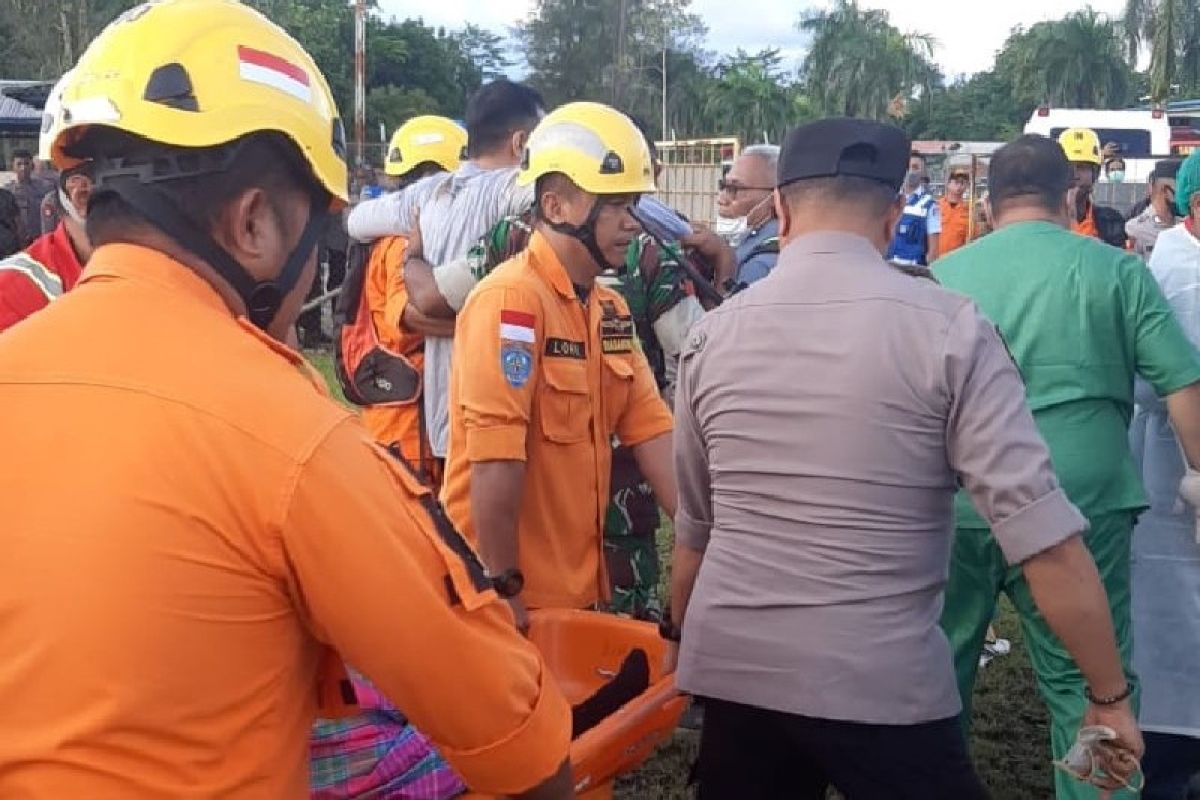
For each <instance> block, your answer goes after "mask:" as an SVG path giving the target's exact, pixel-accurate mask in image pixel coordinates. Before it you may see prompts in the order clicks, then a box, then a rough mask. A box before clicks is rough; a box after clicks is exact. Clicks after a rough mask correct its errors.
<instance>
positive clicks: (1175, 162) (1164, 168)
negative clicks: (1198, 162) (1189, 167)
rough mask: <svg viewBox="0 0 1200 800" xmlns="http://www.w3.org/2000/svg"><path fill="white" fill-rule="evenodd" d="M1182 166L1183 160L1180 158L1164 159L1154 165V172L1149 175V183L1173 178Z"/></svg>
mask: <svg viewBox="0 0 1200 800" xmlns="http://www.w3.org/2000/svg"><path fill="white" fill-rule="evenodd" d="M1181 166H1183V159H1180V158H1164V159H1163V160H1162V161H1159V162H1158V163H1157V164H1155V165H1154V171H1153V172H1151V173H1150V182H1151V183H1154V182H1155V181H1162V180H1167V179H1169V178H1174V177H1175V176H1177V175H1178V174H1179V168H1180V167H1181Z"/></svg>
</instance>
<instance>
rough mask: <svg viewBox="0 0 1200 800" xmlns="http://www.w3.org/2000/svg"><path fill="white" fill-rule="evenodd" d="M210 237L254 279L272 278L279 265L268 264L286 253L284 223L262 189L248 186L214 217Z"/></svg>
mask: <svg viewBox="0 0 1200 800" xmlns="http://www.w3.org/2000/svg"><path fill="white" fill-rule="evenodd" d="M213 238H214V239H215V240H216V242H217V243H218V244H219V245H221V247H223V248H224V249H225V250H226V251H227V252H228V253H229V255H231V256H233V258H234V259H235V260H236V261H237V262H238V263H240V264H242V265H243V266H244V267H245V268H246V270H247V271H248V272H250V273H251V274H253V275H254V276H255V277H257V278H260V279H262V278H270V277H273V276H272V275H271V274H270V272H271V270H272V269H277V268H278V267H279V266H280V265H279V264H272V263H270V262H271V261H272V260H273V259H275V258H276V256H277V255H278V253H280V252H285V251H286V250H287V248H286V247H285V244H286V243H285V241H284V239H285V238H286V231H284V230H283V220H282V219H281V218H280V216H279V214H277V213H276V211H275V208H274V206H272V205H271V201H270V199H269V198H268V197H267V192H266V190H265V189H262V188H260V187H251V188H249V189H247V190H246V191H244V192H242V193H241V194H240V195H238V196H237V197H235V198H234V199H232V200H230V201H229V202H228V203H227V204H226V205H225V208H224V209H222V210H221V212H220V214H219V215H218V216H217V219H216V222H215V225H214V229H213Z"/></svg>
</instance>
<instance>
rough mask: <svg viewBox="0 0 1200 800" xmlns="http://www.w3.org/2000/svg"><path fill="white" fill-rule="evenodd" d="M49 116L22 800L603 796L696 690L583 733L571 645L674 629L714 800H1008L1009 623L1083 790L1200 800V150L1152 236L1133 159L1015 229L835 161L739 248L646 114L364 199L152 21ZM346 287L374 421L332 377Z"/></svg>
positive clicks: (21, 654) (1160, 191)
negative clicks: (991, 700) (666, 711)
mask: <svg viewBox="0 0 1200 800" xmlns="http://www.w3.org/2000/svg"><path fill="white" fill-rule="evenodd" d="M46 116H47V118H46V124H45V125H44V126H43V130H44V133H43V134H42V138H41V146H40V152H39V153H38V156H39V159H40V161H41V162H43V163H44V164H45V165H46V166H40V167H39V166H38V165H37V164H36V163H35V161H37V160H35V159H34V158H33V157H32V154H28V153H21V154H18V158H17V159H15V161H16V165H17V166H19V169H17V170H16V173H17V183H16V186H15V189H14V190H13V191H12V196H13V197H14V199H15V206H16V208H17V210H18V212H19V213H18V215H17V219H18V222H17V223H16V226H15V230H16V231H17V234H16V235H17V236H18V237H19V239H20V243H21V248H22V249H21V250H20V251H19V252H18V253H16V254H15V255H12V256H9V257H8V258H5V259H3V260H0V404H2V406H3V408H4V409H5V413H4V415H3V416H0V439H2V440H3V441H4V443H5V453H6V458H5V459H4V460H3V462H0V491H2V492H3V497H4V506H5V511H6V522H5V525H4V527H3V530H2V531H0V541H2V542H3V544H4V551H5V558H4V559H0V650H2V651H3V652H5V653H8V654H10V656H9V657H7V658H5V659H0V708H3V709H4V714H3V715H0V797H9V796H12V797H29V798H60V797H95V798H110V797H111V798H122V799H123V800H124V799H125V798H162V797H180V798H182V797H195V798H201V797H221V798H242V797H244V798H272V799H274V798H299V797H312V798H314V799H315V800H335V798H349V797H378V798H416V799H417V800H443V799H444V798H453V797H459V796H462V795H464V794H465V793H469V792H478V793H484V794H485V795H503V796H512V797H518V798H530V800H541V799H542V798H547V799H549V800H558V798H566V797H571V796H574V789H575V786H574V783H573V781H572V778H571V772H570V763H569V757H568V753H569V748H570V744H571V741H572V740H573V738H576V737H578V736H579V735H580V734H581V733H582V732H583V731H585V730H586V729H587V728H588V727H589V726H591V725H593V724H595V721H596V717H597V715H598V714H600V713H606V712H608V711H612V710H614V709H615V708H616V707H617V706H619V704H620V703H622V702H624V701H626V700H628V699H630V698H632V697H633V696H636V695H637V694H639V693H640V692H642V691H643V690H645V688H646V686H647V685H648V680H649V678H648V668H647V665H646V663H645V655H644V653H643V654H642V656H641V658H640V659H639V658H638V657H636V655H637V653H636V652H635V653H631V654H629V657H627V658H625V660H624V662H623V663H622V665H621V667H620V669H619V670H618V671H617V672H616V673H615V674H614V675H613V676H612V679H611V682H610V683H609V684H608V685H607V686H606V687H605V689H604V697H605V702H611V703H612V705H611V707H607V708H604V709H601V710H600V711H599V712H598V711H597V705H596V703H594V702H592V700H594V699H595V698H592V699H589V701H587V702H585V703H584V704H582V705H576V706H574V707H572V705H571V704H569V703H568V702H567V700H566V699H565V698H564V695H563V693H562V691H561V690H560V689H559V687H558V686H557V685H556V683H555V681H554V678H553V677H552V676H551V675H550V673H549V672H548V668H547V665H546V662H545V660H544V656H543V654H541V653H539V652H538V650H537V648H536V647H534V646H533V645H532V644H531V642H530V641H529V640H528V639H527V638H526V634H527V633H528V631H529V627H530V624H531V617H532V615H533V614H534V613H536V611H538V610H540V609H591V610H602V611H605V612H607V613H616V614H623V615H627V616H630V617H633V618H636V619H639V620H645V621H646V622H647V624H656V625H657V627H658V631H659V633H660V634H661V636H662V637H663V638H664V639H665V640H666V641H667V642H668V643H669V644H668V648H667V649H668V653H669V655H668V663H667V664H666V665H665V667H666V669H668V670H669V671H671V672H674V674H675V678H676V682H677V685H678V687H679V688H680V689H681V690H682V691H685V692H687V693H689V694H691V695H692V696H693V697H694V698H695V700H696V702H697V704H698V706H699V707H700V708H701V710H702V712H703V713H702V715H701V719H700V720H699V724H700V726H701V734H700V747H699V755H698V759H697V763H696V765H695V769H694V775H693V777H694V780H695V782H696V783H697V784H698V788H697V792H698V796H699V797H700V798H703V799H704V800H725V799H731V800H732V799H734V798H736V799H737V800H741V799H742V798H747V799H748V800H755V799H756V798H764V800H765V798H779V797H796V798H814V800H818V799H823V798H825V796H826V792H827V790H828V789H829V788H830V787H833V788H836V789H837V790H838V791H840V792H841V794H842V795H843V796H845V797H847V798H849V800H860V799H864V798H865V800H872V799H873V798H880V799H881V800H882V798H974V797H985V796H987V789H985V787H984V786H983V785H982V784H981V782H980V780H979V778H978V776H977V775H976V772H975V770H974V768H973V766H972V764H971V760H970V757H969V754H968V749H967V744H966V741H967V739H966V736H965V733H966V731H967V729H968V728H969V725H970V722H971V698H972V695H973V690H974V682H975V678H976V674H977V671H978V669H979V665H980V653H981V651H983V649H984V646H985V643H986V642H987V641H988V640H989V638H991V637H990V636H989V633H988V631H989V625H990V623H991V621H992V618H993V615H994V613H995V611H996V604H997V601H998V598H999V597H1000V596H1001V595H1002V594H1003V595H1005V596H1006V597H1008V598H1009V600H1010V601H1011V602H1012V604H1013V606H1014V607H1015V608H1016V610H1017V612H1018V615H1019V617H1020V620H1021V625H1022V627H1023V630H1024V633H1025V645H1026V647H1027V649H1028V653H1029V657H1030V660H1031V662H1032V665H1033V668H1034V672H1035V675H1036V678H1037V684H1038V690H1039V693H1040V695H1041V697H1042V699H1043V701H1044V702H1045V704H1046V706H1047V708H1048V710H1049V714H1050V718H1051V741H1050V743H1049V745H1050V746H1049V750H1048V753H1047V758H1048V759H1053V760H1054V762H1055V764H1056V765H1057V766H1058V767H1059V769H1058V770H1056V774H1055V789H1054V791H1055V794H1056V796H1057V797H1058V798H1060V799H1062V800H1076V799H1078V800H1084V799H1085V798H1094V797H1098V796H1100V795H1101V793H1107V792H1116V793H1117V794H1118V796H1132V795H1133V793H1135V792H1138V791H1140V792H1141V794H1142V795H1143V796H1144V797H1146V798H1152V800H1182V799H1183V798H1184V797H1185V796H1186V793H1187V791H1188V789H1187V784H1188V781H1189V779H1190V778H1191V777H1192V775H1193V774H1194V773H1196V772H1197V771H1200V692H1198V691H1197V687H1196V681H1195V670H1194V668H1193V667H1192V666H1191V665H1192V662H1193V661H1194V658H1193V656H1194V654H1195V653H1196V652H1198V651H1200V534H1198V533H1197V531H1198V530H1200V517H1198V516H1197V510H1196V509H1197V508H1198V507H1200V472H1197V471H1196V470H1195V469H1194V467H1195V466H1198V465H1200V352H1198V350H1197V347H1198V346H1200V322H1198V318H1197V314H1200V295H1198V294H1197V289H1196V287H1197V286H1198V285H1200V231H1198V230H1197V227H1196V225H1197V220H1198V219H1200V153H1197V154H1194V155H1192V156H1191V157H1189V158H1188V159H1186V160H1185V161H1182V162H1180V161H1174V160H1170V161H1164V162H1162V163H1160V164H1159V165H1158V167H1156V168H1155V170H1154V173H1153V177H1152V181H1151V186H1150V192H1149V195H1148V197H1147V199H1146V202H1145V204H1144V206H1143V207H1141V208H1139V209H1136V210H1135V214H1134V215H1132V216H1131V218H1130V219H1128V220H1126V219H1125V218H1124V217H1121V216H1120V215H1119V214H1117V215H1116V216H1115V217H1114V214H1116V212H1114V211H1112V210H1111V209H1106V208H1104V207H1103V206H1099V205H1097V204H1095V203H1094V202H1093V200H1092V189H1093V186H1094V185H1095V183H1096V181H1097V180H1098V179H1099V177H1100V174H1101V172H1102V170H1104V169H1105V168H1106V167H1105V163H1104V158H1103V156H1104V153H1103V151H1102V148H1101V146H1100V142H1099V139H1098V138H1097V137H1096V134H1095V133H1093V132H1092V131H1089V130H1085V129H1072V130H1069V131H1066V132H1065V133H1063V135H1062V136H1061V137H1060V138H1059V139H1058V140H1057V141H1055V140H1051V139H1046V138H1042V137H1038V136H1022V137H1019V138H1018V139H1016V140H1015V141H1013V142H1010V143H1008V144H1006V145H1005V146H1004V147H1003V148H1001V149H1000V150H999V151H998V152H997V153H996V154H995V155H994V156H993V157H992V159H991V162H990V165H989V168H988V174H987V188H988V191H987V196H986V198H983V199H981V200H980V201H979V202H978V203H976V202H975V200H973V199H972V197H973V193H974V191H975V183H976V181H977V179H978V177H979V176H977V175H974V174H972V173H971V172H970V171H968V170H964V169H954V168H952V169H950V170H949V171H948V174H947V176H946V177H947V180H946V188H945V193H944V196H943V197H940V198H938V197H934V195H933V193H932V192H931V190H930V179H929V178H930V176H929V170H928V167H927V163H926V160H925V158H924V157H922V156H921V155H919V154H918V153H916V152H914V151H913V149H912V144H911V142H910V141H909V140H908V139H907V137H906V136H905V135H904V133H903V132H902V131H901V130H900V129H898V128H896V127H893V126H890V125H886V124H881V123H877V122H872V121H866V120H857V119H827V120H821V121H818V122H815V123H810V124H806V125H802V126H799V127H797V128H795V129H794V130H792V131H791V132H790V133H789V135H788V136H787V138H786V139H785V141H784V142H783V145H782V147H775V146H771V145H756V146H752V147H748V148H746V149H744V150H743V151H742V152H741V153H740V154H739V155H738V157H737V159H736V160H735V161H734V162H733V163H732V164H731V165H730V168H729V169H728V171H727V172H726V173H725V174H724V176H723V177H722V178H721V180H720V183H719V185H718V186H717V187H716V189H717V192H718V194H717V213H718V218H717V219H716V220H715V221H714V223H713V224H712V225H708V224H705V223H704V222H703V221H698V220H688V219H685V218H684V217H683V216H682V215H680V214H679V213H677V212H675V211H674V210H672V209H671V208H669V207H668V206H667V205H665V204H664V203H662V202H660V201H658V200H656V199H655V198H654V194H655V191H656V188H657V186H658V183H659V180H660V178H661V173H662V169H663V165H662V164H661V163H660V161H659V159H658V156H657V153H656V149H655V145H654V142H653V141H652V140H651V138H650V137H649V136H648V134H647V133H646V131H645V128H644V126H642V125H641V124H640V122H639V121H638V120H635V119H632V118H630V117H628V116H626V115H625V114H623V113H622V112H621V111H620V110H618V109H615V108H611V107H609V106H606V105H603V104H599V103H593V102H582V101H581V102H571V103H567V104H565V105H562V106H560V107H558V108H553V109H548V108H546V104H545V102H544V100H543V98H542V97H541V96H540V95H539V94H538V92H537V91H536V90H534V89H533V88H531V87H529V86H525V85H522V84H519V83H515V82H512V81H509V80H505V79H499V80H495V81H492V82H490V83H488V84H486V85H484V86H483V87H482V88H481V89H480V90H479V91H478V92H477V93H476V94H475V95H474V96H473V97H471V98H470V100H469V102H468V104H467V110H466V114H465V117H464V124H463V126H461V127H460V126H459V125H458V124H457V123H455V122H453V121H451V120H449V119H445V118H442V117H435V116H419V117H415V118H413V119H411V120H409V121H408V122H406V123H405V124H404V125H403V126H401V127H400V129H399V130H397V131H396V133H395V135H394V137H393V139H392V142H391V145H390V147H389V151H388V154H387V158H386V161H385V164H384V166H383V172H384V175H385V180H386V182H387V184H388V185H387V186H386V189H387V190H385V187H383V186H380V184H379V182H378V180H377V178H376V176H375V174H374V173H373V172H368V171H365V170H364V171H361V172H360V174H359V175H357V176H356V179H355V180H354V181H353V183H354V184H356V191H354V192H351V190H350V186H351V183H352V180H351V176H350V174H349V172H348V169H347V166H346V155H347V153H346V141H345V137H344V134H343V128H342V124H341V120H340V118H339V115H338V111H337V109H336V106H335V104H334V102H333V99H332V96H331V94H330V92H329V89H328V86H327V84H326V82H325V80H324V78H323V76H322V75H321V73H320V71H319V69H318V68H317V66H316V65H315V63H314V62H313V60H312V58H311V57H310V56H309V54H308V53H306V52H305V51H304V50H303V49H302V48H301V47H300V46H299V45H298V44H297V43H296V42H295V41H294V40H292V39H291V38H290V37H289V36H287V34H285V33H284V32H282V31H281V30H280V29H279V28H278V27H276V26H274V25H272V24H271V23H270V22H268V21H267V20H266V19H265V18H264V17H262V16H261V15H259V14H258V13H257V12H255V11H252V10H250V9H248V8H246V7H244V6H242V5H240V4H236V3H228V2H222V1H221V0H164V2H160V3H156V4H152V5H149V6H144V7H141V8H139V9H138V10H136V11H134V12H130V13H128V14H126V15H124V16H123V17H121V18H120V19H119V20H118V21H117V22H115V23H113V24H112V25H111V26H109V28H107V29H106V30H105V31H104V32H103V33H102V34H101V35H100V36H99V37H98V38H97V39H96V40H95V41H94V42H93V43H92V44H91V46H90V47H89V48H88V49H87V50H86V51H85V52H84V54H83V55H82V56H81V57H80V61H79V63H78V64H77V65H76V66H75V67H74V68H73V69H72V70H71V71H70V72H68V73H67V74H66V75H65V76H64V77H63V78H62V80H61V81H60V82H59V84H58V85H57V86H56V87H55V88H54V90H53V92H52V94H51V97H50V100H49V102H48V104H47V109H46ZM39 169H40V170H50V169H52V170H53V171H54V172H53V173H52V174H53V178H52V180H53V182H52V183H50V184H46V183H42V182H41V181H42V179H41V178H39V177H38V176H37V175H35V171H36V170H39ZM1107 169H1108V170H1109V177H1110V179H1112V172H1113V171H1114V170H1116V167H1114V166H1113V165H1112V163H1111V162H1110V163H1109V164H1108V166H1107ZM46 174H51V173H49V172H47V173H46ZM352 196H353V197H354V202H353V203H352V202H351V198H352ZM43 201H46V203H48V205H46V208H47V209H49V212H48V213H47V212H46V210H44V208H43V206H44V203H43ZM977 205H978V207H980V208H981V209H982V211H983V212H984V218H983V219H981V220H980V221H979V222H978V224H977V221H976V220H975V219H974V218H973V217H972V214H973V212H974V210H975V208H976V206H977ZM35 226H36V228H37V230H38V231H43V230H44V232H43V233H40V234H37V235H33V234H31V231H33V230H34V227H35ZM1114 245H1116V246H1114ZM319 253H322V254H327V253H339V254H340V253H344V254H345V257H344V261H343V260H341V258H342V257H341V256H337V257H332V258H331V256H329V255H321V256H320V257H319V255H318V254H319ZM318 261H324V262H326V263H327V264H328V267H327V269H328V270H329V271H330V272H331V273H332V272H334V271H335V268H336V272H337V273H338V274H337V276H336V279H337V281H338V282H341V281H342V278H343V274H342V272H343V270H344V286H343V291H342V296H341V298H340V299H339V306H338V313H337V318H338V323H339V329H338V331H337V337H336V341H335V342H334V343H333V344H334V347H335V349H336V351H337V373H338V378H339V380H340V382H341V384H342V388H343V390H344V392H345V394H346V396H347V397H348V398H349V399H350V400H351V401H353V402H354V403H356V404H358V405H360V406H361V409H360V413H358V412H354V411H350V410H348V409H347V408H345V407H344V406H342V405H339V404H338V403H336V402H335V401H334V400H332V399H331V398H330V396H329V392H328V390H327V388H326V387H325V385H324V383H323V381H322V380H321V379H320V377H319V376H317V375H316V374H315V373H314V372H313V371H312V370H311V368H310V367H308V365H307V363H306V362H305V360H304V358H303V356H302V355H301V353H300V345H301V344H303V343H305V342H304V341H302V339H304V338H305V337H306V336H312V335H314V334H313V333H312V331H314V330H317V331H319V329H320V323H319V317H318V319H317V321H316V322H311V321H310V322H309V323H307V324H305V323H304V321H303V318H302V314H301V312H302V308H303V306H304V303H305V299H306V298H311V297H312V292H313V289H312V287H313V282H314V276H315V275H316V273H317V272H318ZM333 261H337V263H336V264H334V263H333ZM309 313H311V311H310V312H309ZM318 313H319V312H318ZM298 322H299V323H300V328H301V329H302V330H304V331H306V333H303V334H302V333H299V332H298V330H297V326H298ZM307 343H312V342H311V341H309V342H307ZM664 517H665V518H667V519H669V520H670V521H671V522H672V523H673V530H674V542H673V549H672V552H671V557H670V564H669V567H670V581H669V588H668V591H667V596H666V597H663V596H662V593H661V592H660V590H659V585H660V581H661V577H660V576H661V572H662V570H663V568H664V567H665V566H667V565H665V564H662V563H660V559H659V547H658V545H659V537H661V536H662V535H664V533H663V532H662V531H660V527H662V526H661V521H662V519H663V518H664ZM881 652H886V653H887V657H886V658H881V657H880V655H879V654H880V653H881Z"/></svg>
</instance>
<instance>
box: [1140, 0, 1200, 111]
mask: <svg viewBox="0 0 1200 800" xmlns="http://www.w3.org/2000/svg"><path fill="white" fill-rule="evenodd" d="M1122 27H1123V29H1124V32H1125V36H1126V46H1127V48H1128V53H1127V56H1128V58H1129V61H1130V63H1136V62H1137V59H1138V57H1139V56H1140V55H1141V52H1142V48H1143V47H1146V48H1148V49H1149V51H1150V75H1149V87H1148V88H1149V92H1150V97H1151V98H1152V99H1153V100H1154V101H1155V102H1159V103H1161V102H1165V101H1167V100H1168V99H1170V97H1171V95H1172V94H1173V87H1178V88H1179V90H1180V93H1181V94H1182V95H1183V96H1185V97H1186V96H1193V94H1192V93H1194V92H1196V91H1198V90H1200V0H1126V4H1125V17H1124V20H1123V26H1122Z"/></svg>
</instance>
